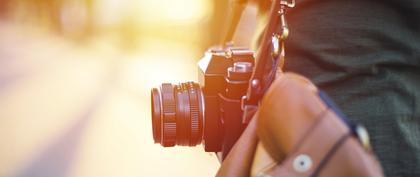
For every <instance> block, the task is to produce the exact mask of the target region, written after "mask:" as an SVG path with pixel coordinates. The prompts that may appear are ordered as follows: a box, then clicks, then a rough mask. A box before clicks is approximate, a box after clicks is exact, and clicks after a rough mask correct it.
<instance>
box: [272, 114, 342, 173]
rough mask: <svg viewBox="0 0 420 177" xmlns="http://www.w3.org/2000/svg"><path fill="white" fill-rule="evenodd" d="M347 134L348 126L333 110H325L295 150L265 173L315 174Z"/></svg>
mask: <svg viewBox="0 0 420 177" xmlns="http://www.w3.org/2000/svg"><path fill="white" fill-rule="evenodd" d="M331 132H334V133H331ZM349 135H350V131H349V128H348V127H347V126H346V125H345V124H343V123H342V122H341V120H339V119H337V117H336V115H335V113H334V112H333V111H331V110H327V112H326V114H325V116H324V117H323V118H321V119H320V120H319V122H317V124H316V125H315V127H314V128H313V129H312V130H310V131H309V132H308V134H307V136H306V137H305V138H303V139H302V141H301V143H300V144H298V145H297V147H296V148H295V151H294V152H292V153H290V155H288V157H287V158H286V159H285V160H284V161H283V162H282V163H281V164H279V165H277V166H275V167H274V168H272V169H269V170H268V171H267V172H266V174H269V175H272V176H288V177H306V176H308V177H309V176H313V175H316V174H317V173H319V171H317V169H320V167H321V165H323V164H324V163H325V161H324V160H325V158H326V157H328V156H329V155H328V154H329V153H330V152H331V150H333V149H334V148H337V147H336V146H337V145H339V144H341V143H342V142H344V140H345V139H346V137H349ZM325 136H328V137H325ZM340 141H342V142H340Z"/></svg>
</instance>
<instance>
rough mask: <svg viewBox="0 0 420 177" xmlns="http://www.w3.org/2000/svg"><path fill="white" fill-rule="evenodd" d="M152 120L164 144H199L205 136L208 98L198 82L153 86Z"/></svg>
mask: <svg viewBox="0 0 420 177" xmlns="http://www.w3.org/2000/svg"><path fill="white" fill-rule="evenodd" d="M151 99H152V124H153V139H154V141H155V143H160V144H162V145H163V146H165V147H167V146H175V145H181V146H195V145H197V144H200V143H201V141H202V139H203V116H204V102H203V101H204V100H203V94H202V91H201V89H200V86H199V85H198V84H197V83H194V82H186V83H180V84H177V85H172V84H169V83H164V84H162V85H161V87H160V89H157V88H153V89H152V91H151Z"/></svg>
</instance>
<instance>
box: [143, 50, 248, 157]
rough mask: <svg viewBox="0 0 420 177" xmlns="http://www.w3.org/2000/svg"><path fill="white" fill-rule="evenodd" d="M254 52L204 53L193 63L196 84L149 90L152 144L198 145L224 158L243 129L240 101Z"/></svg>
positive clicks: (164, 86) (168, 145)
mask: <svg viewBox="0 0 420 177" xmlns="http://www.w3.org/2000/svg"><path fill="white" fill-rule="evenodd" d="M253 67H254V52H253V51H251V50H248V49H246V48H238V47H232V46H230V47H224V48H212V49H209V50H208V51H207V52H206V53H205V55H204V57H203V58H202V59H201V60H200V61H199V62H198V81H199V83H195V82H184V83H178V84H171V83H163V84H161V85H160V87H159V88H152V89H151V102H152V110H151V111H152V124H153V127H152V129H153V139H154V142H155V143H159V144H161V145H162V146H164V147H170V146H175V145H178V146H196V145H199V144H203V146H204V149H205V151H206V152H219V153H221V155H222V158H224V157H226V155H227V154H228V153H229V151H230V149H231V148H232V146H233V145H234V144H235V142H236V141H237V140H238V138H239V137H240V135H241V134H242V131H243V130H244V128H245V127H246V125H247V124H246V121H244V120H243V109H242V107H241V103H242V102H241V100H242V97H243V96H244V95H246V93H247V89H248V85H249V80H250V78H251V75H252V72H253Z"/></svg>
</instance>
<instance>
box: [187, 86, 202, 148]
mask: <svg viewBox="0 0 420 177" xmlns="http://www.w3.org/2000/svg"><path fill="white" fill-rule="evenodd" d="M187 85H188V86H187V88H188V92H189V99H190V116H191V138H190V146H195V145H197V144H199V143H201V139H200V135H199V131H200V130H199V129H200V127H199V120H198V119H199V118H198V116H199V110H198V93H197V91H198V90H196V88H195V87H196V86H195V84H194V83H193V82H188V84H187Z"/></svg>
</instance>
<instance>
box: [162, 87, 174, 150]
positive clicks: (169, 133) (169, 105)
mask: <svg viewBox="0 0 420 177" xmlns="http://www.w3.org/2000/svg"><path fill="white" fill-rule="evenodd" d="M161 89H162V92H161V94H162V109H163V121H162V139H161V144H162V145H163V146H165V147H167V146H174V145H175V141H176V114H175V110H176V108H175V97H174V87H173V86H172V84H168V83H164V84H162V87H161Z"/></svg>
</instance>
